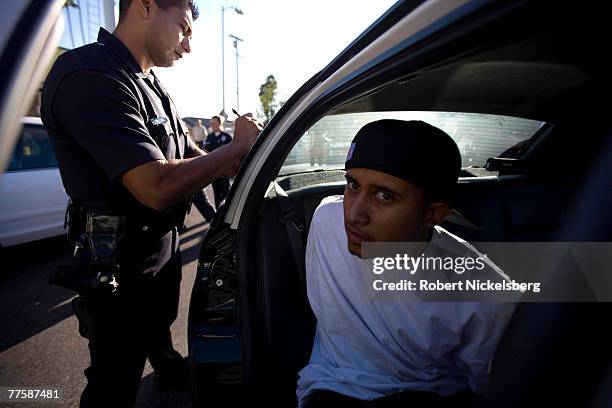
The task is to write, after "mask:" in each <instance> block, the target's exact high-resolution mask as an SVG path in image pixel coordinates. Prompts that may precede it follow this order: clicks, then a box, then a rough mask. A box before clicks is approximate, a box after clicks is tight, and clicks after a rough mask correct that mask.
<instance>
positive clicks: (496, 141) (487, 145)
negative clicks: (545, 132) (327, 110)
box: [279, 111, 544, 176]
mask: <svg viewBox="0 0 612 408" xmlns="http://www.w3.org/2000/svg"><path fill="white" fill-rule="evenodd" d="M380 119H400V120H422V121H425V122H427V123H429V124H431V125H433V126H436V127H439V128H440V129H442V130H444V131H445V132H447V133H448V134H449V135H450V136H451V137H452V138H453V139H454V140H455V142H456V143H457V145H458V146H459V151H460V152H461V160H462V166H463V167H484V166H485V164H486V162H487V159H489V158H491V157H499V156H503V157H516V155H517V154H518V152H519V151H520V150H521V149H518V148H517V147H520V146H523V145H524V144H526V142H527V141H528V140H529V139H531V138H532V137H533V136H534V135H535V134H536V133H537V132H538V130H540V129H541V128H542V126H544V123H543V122H538V121H535V120H529V119H521V118H515V117H510V116H500V115H490V114H480V113H460V112H414V111H411V112H406V111H397V112H362V113H348V114H340V115H329V116H326V117H324V118H322V119H321V120H319V121H318V122H317V123H316V124H315V125H313V126H312V127H311V128H310V129H308V131H306V132H305V133H304V134H303V135H302V137H301V138H300V140H299V141H298V142H297V143H296V144H295V145H294V146H293V149H292V150H291V152H290V153H289V155H288V156H287V158H286V160H285V162H284V163H283V166H282V167H281V170H280V172H279V175H281V176H282V175H287V174H294V173H303V172H309V171H317V170H337V169H342V168H344V161H345V158H346V154H347V151H348V148H349V145H350V143H351V141H352V139H353V137H354V136H355V134H356V133H357V131H358V130H359V129H360V128H361V127H362V126H363V125H365V124H367V123H369V122H372V121H376V120H380Z"/></svg>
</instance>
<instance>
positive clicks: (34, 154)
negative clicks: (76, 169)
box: [8, 125, 57, 171]
mask: <svg viewBox="0 0 612 408" xmlns="http://www.w3.org/2000/svg"><path fill="white" fill-rule="evenodd" d="M56 166H57V161H56V160H55V155H54V153H53V147H52V146H51V141H50V140H49V135H48V134H47V131H46V130H45V128H44V127H42V126H36V125H24V127H23V131H22V133H21V137H20V138H19V141H18V142H17V146H16V147H15V150H14V151H13V155H12V157H11V160H10V163H9V167H8V171H16V170H32V169H42V168H48V167H56Z"/></svg>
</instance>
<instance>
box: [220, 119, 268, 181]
mask: <svg viewBox="0 0 612 408" xmlns="http://www.w3.org/2000/svg"><path fill="white" fill-rule="evenodd" d="M232 112H234V114H236V115H237V116H238V118H237V119H236V121H235V122H234V138H233V140H232V142H231V144H234V146H235V147H236V148H237V149H239V150H238V151H239V154H238V155H239V157H240V159H239V160H238V161H237V162H235V163H234V164H233V166H232V167H231V168H230V169H229V171H228V173H233V174H228V175H235V173H236V172H237V171H238V168H239V167H240V162H241V161H242V159H243V158H244V156H246V154H247V153H248V151H249V150H250V149H251V147H253V144H254V143H255V140H257V136H258V135H259V133H260V132H261V130H262V129H263V124H262V123H261V122H260V121H259V120H258V119H257V118H256V117H254V116H253V114H252V113H250V112H249V113H247V114H246V115H240V114H238V112H236V110H235V109H232Z"/></svg>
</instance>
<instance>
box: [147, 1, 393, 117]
mask: <svg viewBox="0 0 612 408" xmlns="http://www.w3.org/2000/svg"><path fill="white" fill-rule="evenodd" d="M394 2H395V1H392V0H367V1H366V0H308V1H298V0H285V1H282V0H257V1H254V0H235V1H230V0H227V1H222V0H210V1H203V0H199V1H198V0H196V4H197V5H198V7H199V9H200V17H199V18H198V19H197V20H196V21H195V22H194V28H193V38H192V42H191V49H192V51H191V53H190V54H188V55H184V58H183V59H182V60H180V61H178V62H177V64H176V65H175V66H174V67H171V68H157V69H156V73H157V75H158V76H159V77H160V78H161V80H162V82H163V83H164V84H165V86H166V89H168V90H169V92H170V94H171V95H172V97H173V100H174V101H175V103H176V105H177V108H178V110H179V112H180V115H181V116H197V117H210V116H212V115H214V114H218V113H219V112H220V111H221V108H222V86H221V84H222V69H221V67H222V64H221V55H222V53H221V8H222V6H225V7H230V6H235V7H238V8H239V9H241V10H242V11H243V12H244V14H243V15H239V14H237V13H236V12H235V11H233V10H232V9H226V10H225V36H226V41H225V100H226V111H227V112H228V114H230V118H231V117H232V116H233V115H231V110H232V108H235V109H238V111H239V112H240V113H241V114H244V113H246V112H253V113H257V110H260V111H261V108H260V103H259V96H258V94H259V87H260V85H261V84H263V83H264V82H265V80H266V78H267V76H268V75H270V74H272V75H274V77H275V78H276V81H277V83H278V92H277V93H278V95H277V100H279V101H280V100H287V99H289V97H290V96H291V95H292V94H293V93H294V92H295V91H296V90H297V89H298V88H299V87H300V86H301V85H302V84H303V83H304V82H306V81H307V80H308V79H309V78H310V77H312V76H313V75H314V74H316V73H317V72H318V71H320V70H321V69H322V68H323V67H325V66H326V65H327V64H328V63H329V62H331V61H332V59H333V58H334V57H335V56H336V55H338V53H340V52H341V51H342V50H343V49H344V48H346V46H347V45H349V44H350V43H351V42H352V41H353V40H354V39H355V38H356V37H357V36H358V35H359V34H361V33H362V32H363V31H364V30H365V29H366V28H367V27H368V26H369V25H370V24H371V23H372V22H374V21H375V20H376V19H377V18H378V17H379V16H380V15H382V14H383V13H384V12H385V11H386V10H387V9H388V8H389V7H391V5H393V3H394ZM228 34H233V35H236V36H237V37H239V38H241V39H242V40H243V41H242V42H240V43H239V44H238V51H239V59H238V67H239V90H240V99H239V106H238V103H237V100H236V57H235V54H234V47H233V42H232V40H231V39H230V38H228V37H227V36H228Z"/></svg>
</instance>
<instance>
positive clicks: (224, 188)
mask: <svg viewBox="0 0 612 408" xmlns="http://www.w3.org/2000/svg"><path fill="white" fill-rule="evenodd" d="M210 127H211V129H212V133H211V134H210V135H208V137H207V138H206V143H205V144H204V150H205V151H206V152H209V153H210V152H213V151H215V150H216V149H218V148H219V147H221V146H225V145H226V144H228V143H229V142H231V141H232V137H231V136H230V135H229V134H227V133H226V132H224V131H223V128H222V126H221V118H220V117H219V116H213V117H212V118H210ZM212 184H213V192H214V194H215V208H217V209H219V206H220V205H221V204H222V203H223V200H225V197H227V193H228V192H229V188H230V179H229V177H227V176H222V177H219V178H218V179H216V180H215V181H213V183H212Z"/></svg>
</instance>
